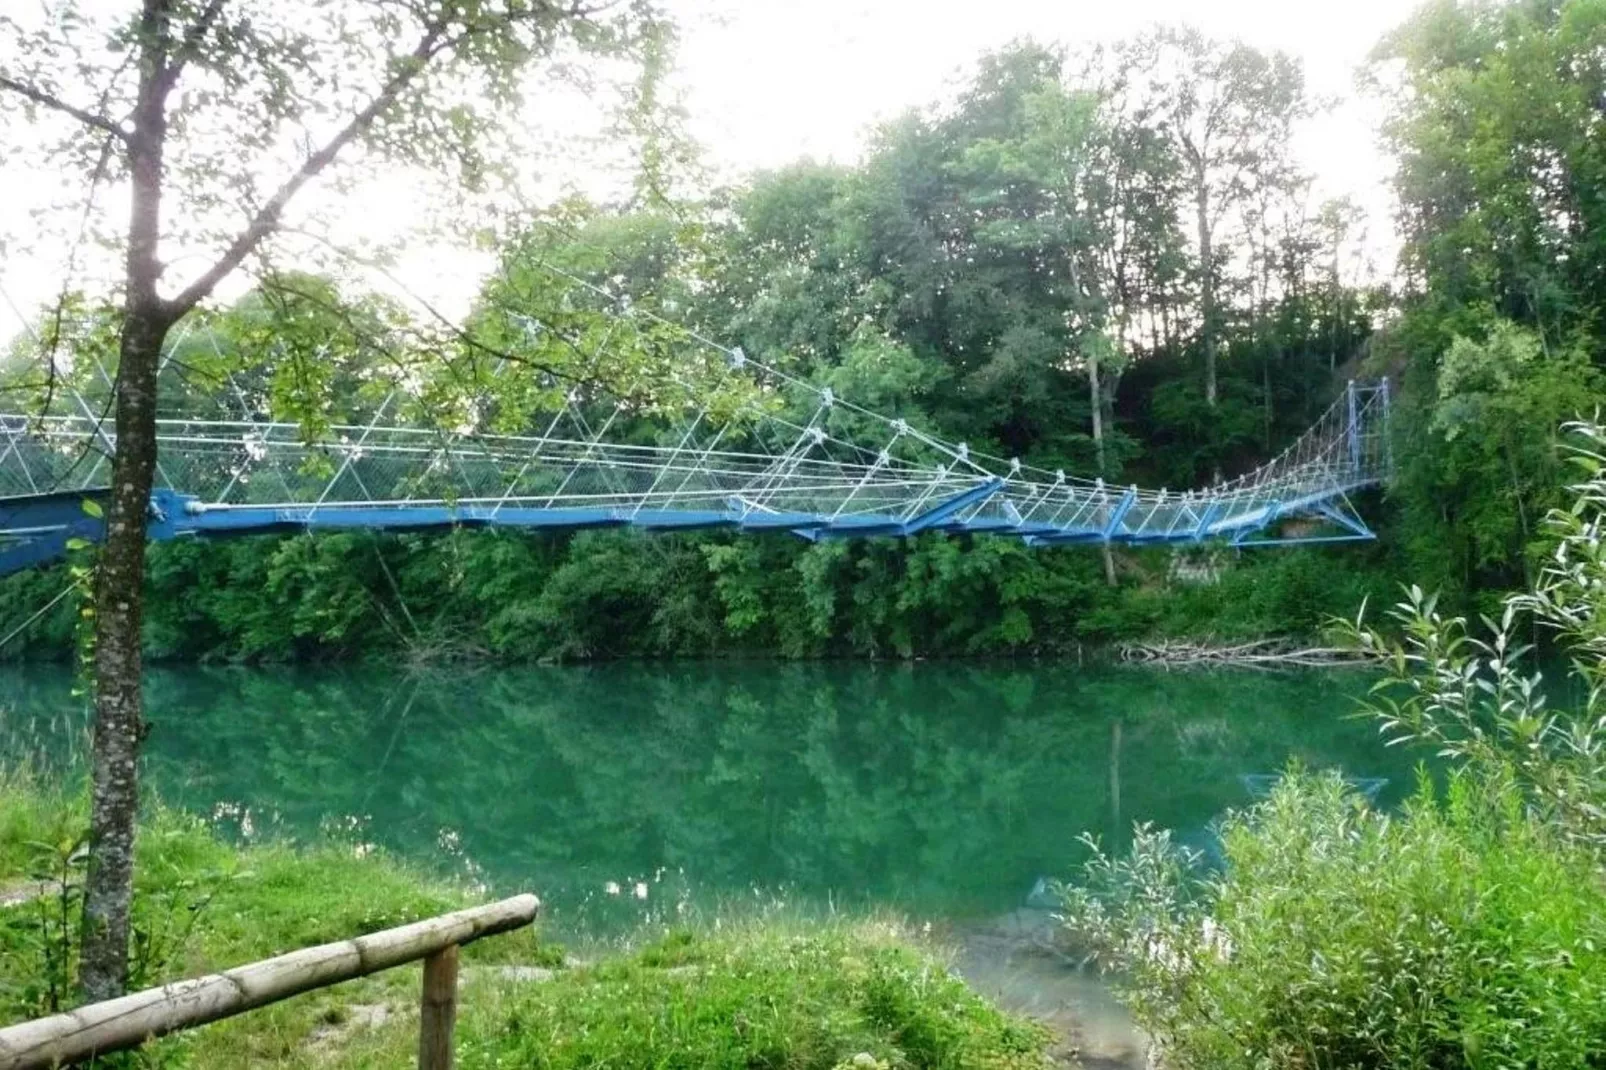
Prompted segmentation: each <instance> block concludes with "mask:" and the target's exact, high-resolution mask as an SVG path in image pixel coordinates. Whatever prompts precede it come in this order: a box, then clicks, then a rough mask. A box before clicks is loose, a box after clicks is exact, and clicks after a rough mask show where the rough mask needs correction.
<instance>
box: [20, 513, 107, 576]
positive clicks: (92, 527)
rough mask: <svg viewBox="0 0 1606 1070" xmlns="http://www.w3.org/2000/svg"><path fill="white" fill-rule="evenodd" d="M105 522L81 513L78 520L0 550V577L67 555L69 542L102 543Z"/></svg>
mask: <svg viewBox="0 0 1606 1070" xmlns="http://www.w3.org/2000/svg"><path fill="white" fill-rule="evenodd" d="M104 532H105V523H104V522H103V521H101V520H98V519H95V518H93V517H87V516H84V515H83V513H82V512H80V513H79V519H77V520H75V521H73V522H72V523H70V524H66V525H64V526H62V527H59V528H57V529H56V530H54V531H50V532H45V533H43V534H40V535H36V536H34V537H33V538H30V539H25V540H23V541H22V542H19V543H17V544H15V545H13V546H7V547H6V548H5V549H3V550H0V576H9V575H11V573H13V572H21V571H22V570H23V569H26V568H33V567H34V566H36V565H48V564H51V563H52V562H55V561H60V560H61V559H62V558H64V557H66V556H67V544H68V543H70V542H71V541H72V540H74V539H84V540H86V541H88V542H99V541H100V538H101V536H102V535H103V534H104Z"/></svg>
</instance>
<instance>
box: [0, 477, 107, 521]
mask: <svg viewBox="0 0 1606 1070" xmlns="http://www.w3.org/2000/svg"><path fill="white" fill-rule="evenodd" d="M109 493H110V491H108V490H107V489H105V488H104V487H100V488H96V489H94V490H74V491H53V492H51V493H48V494H23V495H19V496H16V497H10V498H0V531H44V530H48V529H51V528H61V527H66V526H68V525H71V524H76V523H77V522H78V521H80V520H82V519H84V517H85V516H87V515H88V514H87V512H86V511H85V509H84V502H86V501H93V502H95V503H96V504H97V505H100V504H102V503H103V502H104V501H105V499H106V496H107V494H109Z"/></svg>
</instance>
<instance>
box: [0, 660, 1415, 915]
mask: <svg viewBox="0 0 1606 1070" xmlns="http://www.w3.org/2000/svg"><path fill="white" fill-rule="evenodd" d="M1366 683H1367V681H1366V679H1365V677H1364V676H1361V675H1356V674H1353V673H1349V674H1344V673H1299V674H1287V675H1284V674H1275V675H1273V674H1248V673H1157V672H1152V671H1145V670H1134V669H1122V668H1103V669H1084V668H1080V667H1076V666H1071V665H1063V664H1047V665H1044V664H1034V663H1003V664H1000V663H963V664H954V663H947V664H930V663H925V664H915V665H909V664H896V665H885V664H863V663H858V664H806V665H799V664H771V663H752V662H748V663H686V662H676V663H627V664H626V663H621V664H605V665H595V666H588V667H553V668H526V669H506V670H496V671H485V672H477V673H476V672H466V671H461V670H452V671H446V672H440V673H434V674H424V675H412V676H408V675H402V674H397V673H394V672H389V671H386V670H384V669H382V668H373V667H363V668H339V669H304V668H294V669H291V668H276V669H217V668H206V669H200V668H184V669H165V670H157V671H154V672H152V673H151V674H150V678H149V683H148V685H147V686H148V692H147V693H148V701H149V709H150V710H151V718H152V720H153V722H154V724H155V728H154V731H153V734H152V736H151V739H150V748H149V751H148V754H149V757H148V762H149V769H150V773H151V783H152V784H153V785H154V786H155V788H156V790H157V791H159V792H160V794H161V795H162V797H163V798H165V799H167V800H168V801H170V802H174V803H177V804H179V805H182V806H185V807H187V808H190V809H193V810H195V811H197V812H202V813H207V814H216V815H221V816H223V817H229V816H230V815H233V816H232V818H231V820H232V823H233V824H234V825H235V826H236V827H237V826H238V824H239V821H240V819H241V815H244V814H249V815H250V817H251V820H252V822H253V823H254V825H255V826H256V830H257V831H258V832H261V831H262V830H264V829H267V828H272V829H275V830H277V831H279V832H283V833H288V834H290V835H294V836H308V835H311V834H313V833H315V832H316V831H317V830H319V829H324V830H326V831H327V830H329V829H331V828H333V829H335V830H336V831H337V832H339V833H340V834H342V835H348V836H353V837H355V838H358V839H361V840H364V841H371V842H374V843H378V844H381V845H383V846H384V847H386V848H388V849H391V850H394V851H397V852H399V853H401V854H403V855H406V856H410V857H414V858H418V859H422V860H426V861H427V862H429V863H430V864H433V865H441V866H449V867H463V866H471V867H473V869H474V872H475V873H476V874H478V875H480V876H482V877H483V878H484V879H486V880H488V881H489V882H490V883H491V884H493V885H497V886H511V885H515V884H516V885H520V886H526V887H533V888H535V889H537V890H539V891H540V892H541V893H542V894H543V896H544V897H546V899H547V900H548V901H549V902H550V903H551V905H552V907H553V908H554V910H555V912H556V914H557V915H558V916H559V917H562V916H563V915H564V914H565V912H567V913H568V914H570V915H571V916H572V915H575V914H577V913H584V914H589V915H590V916H592V917H593V919H594V920H598V921H601V922H604V923H605V922H606V921H607V919H608V918H609V917H610V916H614V915H617V916H619V917H625V916H639V912H640V911H641V910H642V909H647V907H644V906H643V904H644V903H646V904H648V905H649V906H651V907H652V908H654V909H660V910H661V909H672V908H673V904H675V903H677V902H678V901H681V900H685V901H687V902H690V903H692V904H703V903H706V902H708V901H710V900H714V899H719V898H722V897H732V896H739V897H744V898H748V897H751V896H752V895H753V894H754V892H753V890H754V889H758V890H760V891H761V892H763V893H765V894H767V895H769V894H776V893H775V890H777V889H781V890H785V894H786V895H791V896H794V897H798V898H801V899H802V900H804V901H807V902H823V901H825V900H826V899H827V898H829V899H830V900H831V901H833V902H835V903H838V904H842V903H848V904H854V905H866V904H869V905H892V906H896V907H898V908H901V909H905V910H908V911H910V912H912V913H914V914H916V915H922V916H941V917H955V916H966V915H971V914H980V913H987V912H992V911H1002V910H1008V909H1011V908H1013V907H1015V906H1018V905H1020V903H1021V902H1022V901H1023V900H1024V898H1025V897H1026V895H1027V893H1028V892H1029V891H1030V889H1031V888H1032V886H1033V884H1034V883H1035V882H1036V880H1037V879H1038V878H1039V877H1040V876H1042V875H1044V874H1065V873H1067V872H1069V870H1070V868H1071V866H1072V864H1073V863H1074V861H1075V860H1076V857H1077V852H1076V844H1075V838H1076V836H1077V834H1078V833H1080V832H1081V831H1083V830H1092V831H1095V832H1097V833H1099V834H1100V835H1101V836H1103V837H1105V838H1106V839H1111V838H1115V839H1119V838H1121V837H1123V836H1124V835H1125V833H1126V830H1127V828H1129V826H1130V823H1131V822H1133V821H1153V822H1156V823H1158V824H1161V825H1164V826H1168V827H1172V828H1175V829H1178V830H1180V832H1181V834H1182V835H1183V836H1184V838H1187V839H1190V840H1199V841H1200V842H1207V841H1208V836H1207V834H1206V832H1205V830H1206V827H1207V825H1208V823H1209V821H1210V820H1211V818H1212V817H1213V816H1214V815H1216V814H1217V813H1218V812H1219V811H1221V810H1222V809H1223V808H1224V807H1228V806H1233V805H1241V804H1243V803H1245V802H1247V801H1249V799H1250V798H1251V793H1250V791H1249V790H1248V789H1246V788H1245V786H1244V785H1245V780H1244V779H1243V778H1244V777H1245V776H1246V775H1247V776H1249V777H1251V778H1252V777H1255V776H1259V775H1264V774H1273V773H1275V772H1276V771H1277V770H1278V769H1280V768H1281V767H1283V766H1284V765H1285V764H1286V763H1287V762H1288V761H1289V759H1290V758H1298V759H1300V760H1301V761H1303V762H1305V763H1306V764H1308V765H1311V766H1315V767H1329V766H1337V767H1341V768H1343V769H1344V770H1345V771H1346V772H1347V773H1350V774H1352V775H1354V776H1357V777H1386V778H1388V784H1387V785H1386V786H1385V787H1384V788H1383V791H1382V794H1381V800H1382V801H1383V802H1385V803H1387V802H1388V801H1390V800H1391V799H1392V798H1394V797H1395V796H1396V795H1397V793H1398V792H1399V791H1400V790H1402V789H1403V788H1404V787H1405V786H1406V785H1407V783H1408V781H1409V779H1410V777H1409V772H1410V765H1411V763H1412V761H1413V760H1414V758H1413V756H1411V755H1408V754H1401V753H1397V752H1395V751H1391V750H1386V749H1385V748H1383V747H1382V745H1381V743H1380V742H1379V740H1378V739H1377V737H1376V734H1375V731H1374V729H1373V728H1372V726H1371V725H1370V724H1368V723H1366V722H1363V721H1356V720H1354V719H1352V718H1350V717H1348V716H1347V715H1348V714H1349V713H1350V712H1351V711H1352V710H1353V708H1354V696H1356V695H1358V694H1359V693H1360V692H1361V691H1362V690H1363V689H1364V687H1365V686H1366ZM79 701H80V700H76V699H74V698H73V697H72V696H71V684H70V681H69V680H67V679H66V678H65V675H64V674H63V673H62V672H61V670H60V669H39V668H30V669H26V670H13V671H10V672H8V673H6V674H4V675H3V676H0V718H3V721H0V744H4V746H5V748H6V753H22V752H23V751H25V750H35V751H44V752H46V757H45V759H44V760H46V761H51V762H57V763H60V762H63V761H67V760H70V758H69V756H70V753H71V752H72V751H73V749H74V748H75V747H76V746H77V745H78V742H79V741H80V740H81V738H82V737H81V735H79V731H80V729H81V725H82V719H81V715H79V714H74V713H73V712H72V711H74V710H76V709H78V703H79ZM1249 782H1251V783H1253V782H1254V781H1253V780H1251V781H1249ZM610 882H612V886H610ZM638 882H640V883H642V884H644V885H646V887H645V889H638V888H637V887H636V885H637V883H638ZM614 886H616V887H614ZM642 892H645V894H646V899H645V900H642V899H640V898H638V895H639V894H640V893H642Z"/></svg>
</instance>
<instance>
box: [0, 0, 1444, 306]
mask: <svg viewBox="0 0 1606 1070" xmlns="http://www.w3.org/2000/svg"><path fill="white" fill-rule="evenodd" d="M0 2H11V0H0ZM671 6H672V7H673V9H674V10H675V11H676V13H677V14H678V15H679V16H680V18H681V20H682V22H683V25H684V30H683V39H682V45H681V53H680V66H681V69H682V73H681V78H680V80H681V82H682V83H683V85H684V87H685V92H686V101H685V103H686V104H687V106H688V108H689V110H690V113H691V126H692V132H693V134H694V135H695V136H696V137H697V138H698V140H699V141H700V142H701V143H702V144H703V146H704V148H705V150H706V154H707V162H708V163H709V164H710V165H711V166H712V167H713V168H714V169H715V171H716V173H718V174H719V175H720V177H726V178H728V177H734V176H736V175H739V174H741V173H742V172H745V171H748V170H752V169H756V168H767V167H775V166H778V165H781V164H784V163H786V162H787V161H790V160H793V159H796V158H798V157H800V156H804V155H809V156H813V157H815V158H818V159H834V160H837V161H841V162H850V161H852V160H854V159H856V158H857V157H858V156H859V154H860V152H861V151H862V148H863V145H864V142H865V135H866V133H867V131H868V130H869V129H870V128H871V127H872V126H873V125H874V124H875V123H876V122H878V121H880V120H883V119H887V118H890V117H892V116H894V115H896V114H897V113H899V112H900V111H902V110H904V109H906V108H909V107H915V106H921V105H924V104H928V103H930V102H932V101H934V100H937V99H940V98H942V97H944V96H945V95H947V94H948V93H950V92H951V91H952V90H953V89H954V87H955V86H957V85H958V84H959V83H960V82H961V80H962V79H963V77H964V76H965V73H966V72H967V71H968V70H969V69H970V68H971V67H972V66H973V65H974V62H975V60H976V58H977V56H979V55H980V54H981V53H982V52H984V51H986V50H988V49H993V48H997V47H999V46H1001V45H1004V44H1006V43H1007V42H1009V41H1010V40H1012V39H1015V38H1018V37H1027V36H1030V37H1033V38H1036V39H1038V40H1040V41H1044V42H1060V43H1064V44H1067V45H1071V46H1076V45H1081V44H1087V43H1092V42H1099V41H1114V40H1118V39H1120V38H1122V37H1125V36H1128V35H1130V34H1133V33H1137V32H1140V31H1142V30H1143V29H1145V28H1147V27H1149V26H1151V25H1153V24H1156V23H1177V22H1189V23H1192V24H1193V25H1195V26H1198V27H1199V28H1200V29H1202V30H1204V31H1205V32H1206V33H1209V34H1211V35H1213V36H1218V37H1238V38H1242V39H1243V40H1245V41H1247V42H1249V43H1250V44H1253V45H1256V46H1259V47H1263V48H1277V49H1283V50H1285V51H1288V52H1290V53H1292V54H1294V55H1296V56H1298V57H1299V58H1300V59H1302V60H1303V61H1304V64H1305V68H1306V72H1307V77H1308V81H1309V84H1310V87H1311V89H1312V91H1313V92H1314V93H1316V94H1318V95H1320V96H1324V97H1332V98H1336V99H1337V100H1338V101H1339V102H1340V103H1339V105H1338V107H1337V108H1336V109H1335V110H1334V111H1333V112H1332V113H1331V114H1329V115H1328V116H1326V117H1324V118H1322V119H1319V120H1317V121H1315V122H1314V123H1313V124H1312V125H1311V126H1310V127H1309V128H1308V129H1307V130H1305V131H1304V132H1303V133H1302V134H1301V136H1300V138H1299V140H1298V144H1297V145H1296V149H1297V151H1298V153H1299V155H1300V156H1301V158H1302V159H1303V160H1304V161H1305V163H1306V165H1307V167H1309V168H1310V170H1312V171H1313V172H1314V173H1315V174H1316V176H1317V194H1318V196H1332V195H1338V194H1349V195H1350V196H1352V197H1354V198H1355V199H1356V200H1357V201H1358V202H1359V203H1361V204H1362V206H1363V207H1365V208H1366V209H1367V210H1368V212H1369V214H1370V216H1371V223H1370V228H1371V231H1370V232H1371V239H1370V244H1371V247H1372V249H1373V250H1374V251H1375V254H1376V256H1377V258H1378V259H1379V261H1380V262H1384V263H1382V266H1383V267H1384V268H1385V269H1386V267H1387V266H1388V265H1387V263H1386V261H1387V260H1388V259H1389V258H1390V257H1391V256H1392V250H1393V243H1392V239H1391V238H1390V234H1391V231H1392V227H1391V225H1390V223H1389V219H1388V212H1389V200H1388V195H1387V192H1386V189H1385V185H1384V184H1385V181H1386V177H1387V171H1388V164H1387V161H1386V160H1385V159H1384V158H1383V157H1382V155H1381V154H1380V152H1379V151H1378V148H1377V145H1376V134H1375V131H1376V129H1377V120H1378V117H1379V114H1378V105H1377V103H1376V102H1374V101H1367V100H1365V99H1363V98H1361V97H1359V95H1358V94H1357V92H1356V90H1355V85H1354V75H1355V71H1356V69H1357V68H1358V67H1359V65H1360V64H1361V63H1362V62H1363V61H1364V60H1365V58H1366V55H1367V53H1368V51H1369V50H1370V49H1371V47H1372V46H1373V45H1374V44H1375V43H1376V41H1377V40H1378V38H1379V37H1380V36H1381V35H1382V34H1383V33H1384V32H1385V31H1386V30H1388V29H1389V28H1390V27H1392V26H1394V25H1395V24H1397V23H1398V22H1400V21H1401V20H1403V19H1404V18H1405V17H1406V16H1407V15H1408V14H1409V13H1410V11H1411V9H1412V7H1413V6H1414V5H1413V3H1412V2H1411V0H1345V2H1342V3H1316V2H1313V0H984V2H978V0H671ZM7 177H8V179H9V181H8V182H5V183H0V185H9V186H10V188H7V189H4V190H0V192H3V193H4V194H5V196H4V197H3V198H0V202H5V203H0V225H6V226H7V228H8V229H11V228H15V227H16V226H17V225H18V224H19V222H21V221H22V216H21V215H20V209H21V207H22V205H24V204H25V203H27V202H28V201H33V200H39V199H41V198H38V197H29V196H27V195H26V194H27V193H28V192H30V191H28V190H23V189H18V188H17V187H16V184H17V183H18V182H19V181H23V182H27V183H44V184H49V183H51V182H52V179H51V177H50V176H47V175H33V176H30V177H28V178H25V179H19V176H17V175H16V173H15V172H12V173H11V174H10V175H9V176H7ZM577 180H578V176H577ZM582 184H583V183H582ZM41 188H43V187H41ZM8 208H9V209H10V210H9V211H8V210H7V209H8ZM376 215H379V216H380V218H377V219H376V220H375V225H376V226H383V214H382V213H376ZM43 274H45V272H42V271H41V270H40V269H39V266H38V265H37V264H33V263H25V262H19V261H17V260H15V259H13V260H10V261H3V260H0V284H3V285H4V287H5V288H6V289H7V290H8V291H9V292H10V293H11V295H12V297H13V298H15V299H16V300H17V301H18V302H19V303H21V304H23V305H25V306H28V305H32V304H33V303H35V302H38V301H42V300H44V299H46V298H47V297H48V295H49V293H50V292H51V289H50V280H47V279H44V278H42V277H41V276H42V275H43ZM462 281H467V280H462ZM424 288H425V289H433V287H428V286H426V287H424ZM470 289H472V287H471V286H469V287H465V288H464V292H468V290H470ZM437 292H438V291H437ZM441 296H447V295H445V294H441ZM17 326H18V324H17V321H16V319H15V317H14V316H13V315H12V314H11V310H10V309H9V308H6V307H4V305H3V303H0V337H3V336H5V335H9V334H10V333H11V332H12V331H13V330H15V329H16V327H17Z"/></svg>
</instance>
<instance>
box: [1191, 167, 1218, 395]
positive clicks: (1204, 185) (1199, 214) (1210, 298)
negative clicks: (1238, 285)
mask: <svg viewBox="0 0 1606 1070" xmlns="http://www.w3.org/2000/svg"><path fill="white" fill-rule="evenodd" d="M1195 183H1196V185H1195V187H1194V195H1193V204H1194V212H1195V215H1196V219H1195V221H1196V223H1197V224H1198V227H1199V320H1200V323H1199V333H1200V340H1201V341H1202V342H1203V343H1204V373H1205V404H1207V405H1209V406H1210V407H1211V408H1215V407H1216V265H1215V251H1214V250H1213V249H1212V248H1211V234H1210V184H1209V181H1208V180H1207V177H1206V175H1205V174H1204V172H1203V171H1202V170H1201V171H1199V172H1198V173H1197V174H1196V175H1195Z"/></svg>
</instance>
